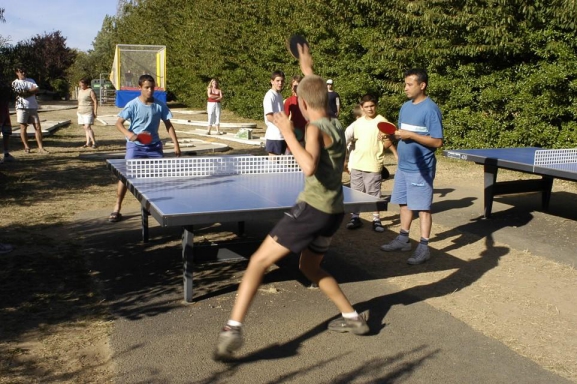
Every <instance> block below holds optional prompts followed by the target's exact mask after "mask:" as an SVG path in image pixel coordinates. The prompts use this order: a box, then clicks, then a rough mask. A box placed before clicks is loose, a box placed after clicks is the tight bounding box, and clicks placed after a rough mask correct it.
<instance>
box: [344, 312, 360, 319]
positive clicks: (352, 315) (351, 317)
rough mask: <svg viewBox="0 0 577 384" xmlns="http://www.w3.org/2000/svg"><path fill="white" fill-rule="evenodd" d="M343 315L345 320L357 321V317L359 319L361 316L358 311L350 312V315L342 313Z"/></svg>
mask: <svg viewBox="0 0 577 384" xmlns="http://www.w3.org/2000/svg"><path fill="white" fill-rule="evenodd" d="M341 315H343V317H344V318H345V319H356V318H357V317H359V314H358V313H357V311H354V312H349V313H344V312H343V313H341Z"/></svg>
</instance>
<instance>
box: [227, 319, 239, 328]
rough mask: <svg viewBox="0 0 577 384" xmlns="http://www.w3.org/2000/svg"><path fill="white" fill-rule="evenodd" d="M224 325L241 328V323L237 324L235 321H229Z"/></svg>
mask: <svg viewBox="0 0 577 384" xmlns="http://www.w3.org/2000/svg"><path fill="white" fill-rule="evenodd" d="M226 325H230V326H231V327H240V326H242V323H239V322H238V321H235V320H229V321H227V322H226Z"/></svg>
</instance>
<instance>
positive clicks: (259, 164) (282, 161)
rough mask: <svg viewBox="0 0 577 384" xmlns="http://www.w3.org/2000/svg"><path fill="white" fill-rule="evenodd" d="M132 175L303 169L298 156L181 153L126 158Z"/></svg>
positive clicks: (291, 170) (223, 173) (195, 174)
mask: <svg viewBox="0 0 577 384" xmlns="http://www.w3.org/2000/svg"><path fill="white" fill-rule="evenodd" d="M126 171H127V175H128V177H132V178H160V177H194V176H214V175H247V174H263V173H294V172H301V169H300V167H299V165H298V163H297V162H296V160H295V159H294V156H292V155H290V156H274V157H269V156H224V157H186V158H183V157H180V158H179V157H177V158H162V159H134V160H126Z"/></svg>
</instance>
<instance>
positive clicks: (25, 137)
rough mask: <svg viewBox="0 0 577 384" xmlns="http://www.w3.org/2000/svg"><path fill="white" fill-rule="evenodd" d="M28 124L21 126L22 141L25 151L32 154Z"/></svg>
mask: <svg viewBox="0 0 577 384" xmlns="http://www.w3.org/2000/svg"><path fill="white" fill-rule="evenodd" d="M27 129H28V124H20V139H21V140H22V144H23V145H24V151H25V152H30V147H29V146H28V131H27Z"/></svg>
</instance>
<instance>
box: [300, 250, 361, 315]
mask: <svg viewBox="0 0 577 384" xmlns="http://www.w3.org/2000/svg"><path fill="white" fill-rule="evenodd" d="M323 257H324V255H319V254H317V253H314V252H312V251H310V250H309V249H305V250H304V251H303V252H302V253H301V257H300V260H299V268H300V270H301V271H302V272H303V274H304V275H305V276H306V278H307V279H309V280H310V281H311V282H313V283H315V284H317V285H318V286H319V289H320V290H321V291H322V292H323V293H324V294H325V295H327V297H328V298H329V299H330V300H331V301H332V302H333V303H334V304H335V305H336V307H337V308H338V310H339V311H340V312H341V313H350V312H354V311H355V309H354V308H353V306H352V305H351V303H350V301H349V300H348V299H347V297H346V296H345V294H344V293H343V291H342V290H341V287H340V286H339V284H338V283H337V281H336V280H335V278H334V277H333V276H332V275H330V274H329V273H328V272H327V271H325V270H324V269H322V268H321V262H322V261H323Z"/></svg>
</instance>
